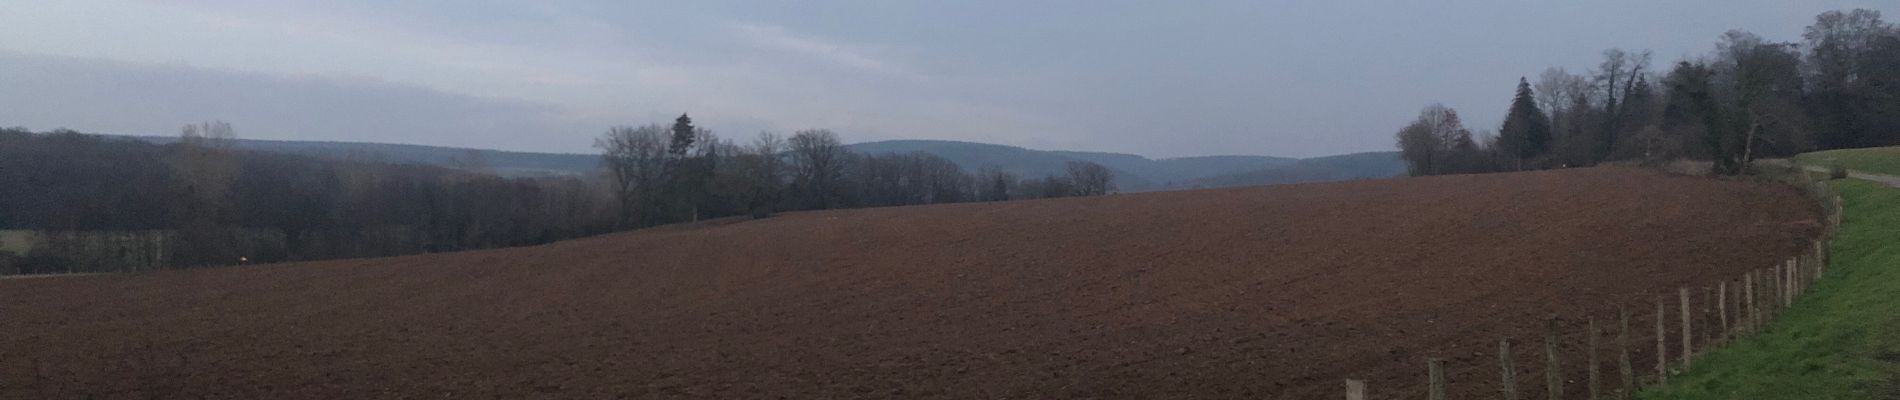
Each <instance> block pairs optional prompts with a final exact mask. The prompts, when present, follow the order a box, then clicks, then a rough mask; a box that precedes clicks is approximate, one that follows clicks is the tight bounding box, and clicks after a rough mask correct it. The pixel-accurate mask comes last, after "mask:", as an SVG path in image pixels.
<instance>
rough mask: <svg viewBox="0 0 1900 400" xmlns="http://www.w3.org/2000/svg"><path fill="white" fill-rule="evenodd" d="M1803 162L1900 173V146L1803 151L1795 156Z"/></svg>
mask: <svg viewBox="0 0 1900 400" xmlns="http://www.w3.org/2000/svg"><path fill="white" fill-rule="evenodd" d="M1795 160H1796V161H1799V162H1800V163H1802V164H1807V165H1817V166H1828V165H1840V166H1843V167H1847V169H1852V170H1859V171H1865V172H1871V173H1876V174H1884V175H1900V147H1869V148H1864V149H1842V150H1828V151H1817V152H1813V153H1802V154H1801V155H1798V156H1795Z"/></svg>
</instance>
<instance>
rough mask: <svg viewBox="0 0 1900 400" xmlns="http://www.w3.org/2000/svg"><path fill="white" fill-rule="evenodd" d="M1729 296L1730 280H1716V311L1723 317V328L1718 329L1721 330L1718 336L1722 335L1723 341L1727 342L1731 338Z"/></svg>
mask: <svg viewBox="0 0 1900 400" xmlns="http://www.w3.org/2000/svg"><path fill="white" fill-rule="evenodd" d="M1728 297H1729V296H1728V280H1726V279H1724V280H1722V281H1721V282H1716V283H1715V311H1716V314H1718V315H1720V316H1721V317H1722V328H1721V329H1717V330H1716V331H1717V332H1721V333H1720V334H1718V336H1721V338H1722V341H1724V342H1727V341H1728V338H1729V324H1728Z"/></svg>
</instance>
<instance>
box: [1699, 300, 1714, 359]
mask: <svg viewBox="0 0 1900 400" xmlns="http://www.w3.org/2000/svg"><path fill="white" fill-rule="evenodd" d="M1714 305H1716V288H1710V286H1702V311H1701V315H1699V317H1701V318H1699V320H1697V324H1702V347H1701V349H1702V353H1708V345H1710V343H1716V330H1712V328H1714V324H1716V307H1714Z"/></svg>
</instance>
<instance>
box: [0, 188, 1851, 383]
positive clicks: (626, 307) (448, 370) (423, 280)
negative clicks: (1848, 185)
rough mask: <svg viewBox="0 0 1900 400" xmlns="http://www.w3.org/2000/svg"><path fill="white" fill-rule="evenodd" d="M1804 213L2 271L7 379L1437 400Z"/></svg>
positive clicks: (960, 231)
mask: <svg viewBox="0 0 1900 400" xmlns="http://www.w3.org/2000/svg"><path fill="white" fill-rule="evenodd" d="M1816 218H1817V211H1816V210H1814V209H1813V206H1811V205H1810V204H1809V203H1808V202H1807V201H1806V200H1805V199H1804V198H1803V197H1801V195H1800V194H1798V193H1797V192H1796V191H1795V190H1793V189H1791V188H1786V187H1779V186H1773V185H1766V184H1755V183H1745V182H1734V181H1716V180H1709V179H1701V178H1685V177H1670V176H1664V175H1661V174H1658V173H1652V172H1647V171H1641V170H1635V169H1589V170H1569V171H1552V172H1536V173H1523V174H1497V175H1482V176H1454V177H1439V178H1426V179H1402V180H1386V181H1362V182H1348V183H1334V184H1311V185H1294V186H1279V187H1268V188H1241V189H1229V190H1212V191H1193V192H1168V193H1149V194H1138V195H1116V196H1109V197H1102V198H1086V199H1062V200H1050V201H1025V202H1011V203H1000V204H965V205H946V206H929V207H905V208H886V209H871V210H855V211H835V212H809V213H794V214H786V215H781V216H777V217H773V218H769V219H765V220H760V221H750V222H743V223H736V224H728V225H719V226H706V227H694V228H668V229H659V230H652V231H646V232H633V233H626V234H620V235H613V236H607V237H600V238H594V239H587V240H577V241H571V242H563V243H556V244H552V245H547V246H539V247H532V248H520V249H507V250H496V251H476V252H466V253H455V254H441V255H426V256H412V257H398V258H384V259H368V260H351V261H335V262H320V263H307V264H293V265H282V266H262V267H250V268H229V269H216V270H198V271H186V272H166V273H153V274H142V275H133V276H123V275H103V276H86V277H73V278H68V279H30V280H4V281H0V397H4V398H35V397H40V398H82V397H94V396H97V397H103V398H147V397H153V396H156V397H194V398H195V397H201V396H202V397H211V398H386V397H411V398H424V397H426V398H442V397H453V398H489V397H510V398H518V397H546V398H615V397H629V398H672V397H681V398H780V397H789V398H840V397H842V398H884V397H917V398H1046V397H1113V398H1157V397H1202V398H1231V397H1249V398H1287V399H1293V398H1300V399H1308V398H1337V397H1338V396H1339V395H1340V394H1339V393H1340V391H1341V387H1342V386H1341V383H1340V382H1341V381H1340V379H1342V378H1347V377H1362V378H1369V379H1370V380H1371V382H1370V383H1371V387H1372V389H1373V392H1374V395H1375V397H1376V398H1389V397H1390V396H1394V395H1396V394H1399V393H1401V392H1402V393H1403V394H1405V395H1406V396H1407V397H1408V398H1422V396H1423V393H1424V391H1423V384H1424V382H1425V373H1424V360H1425V358H1426V357H1446V358H1449V359H1450V365H1449V371H1450V373H1451V377H1452V379H1453V384H1452V389H1453V395H1454V396H1453V397H1454V398H1462V397H1466V396H1479V395H1482V396H1485V397H1487V398H1488V397H1491V396H1493V395H1494V393H1495V389H1496V380H1497V374H1498V372H1497V371H1498V370H1497V367H1496V366H1495V364H1493V363H1494V362H1495V360H1496V355H1495V354H1493V353H1492V352H1493V351H1495V349H1496V340H1497V339H1498V338H1500V337H1506V336H1509V337H1517V338H1526V339H1529V338H1535V337H1539V335H1538V334H1536V332H1538V330H1537V329H1538V328H1539V327H1541V325H1542V322H1541V320H1540V318H1542V317H1544V316H1546V315H1552V314H1555V315H1560V316H1563V317H1565V318H1566V319H1565V320H1564V322H1563V325H1564V327H1565V328H1566V330H1567V331H1569V332H1576V331H1579V330H1580V329H1578V328H1577V327H1578V326H1580V325H1581V324H1582V323H1581V318H1582V317H1583V316H1584V315H1586V313H1588V315H1594V316H1596V317H1597V318H1598V319H1599V320H1606V319H1610V318H1613V316H1614V315H1615V312H1616V306H1617V305H1619V304H1628V305H1632V306H1636V307H1635V309H1636V310H1643V311H1645V312H1644V313H1641V314H1638V318H1637V319H1636V321H1638V326H1653V325H1643V322H1642V321H1651V320H1649V319H1645V318H1653V317H1650V314H1648V311H1647V310H1649V308H1647V307H1653V305H1652V304H1653V303H1648V302H1649V301H1653V299H1654V298H1655V296H1656V295H1657V294H1659V293H1662V292H1664V291H1669V292H1670V293H1673V290H1674V289H1675V288H1676V287H1678V286H1688V285H1698V284H1703V283H1707V282H1712V281H1714V280H1715V279H1718V278H1727V277H1732V276H1739V275H1740V274H1741V273H1742V272H1743V271H1745V270H1749V269H1753V268H1758V267H1763V266H1767V265H1769V264H1770V263H1773V262H1775V261H1777V260H1780V259H1782V258H1785V257H1787V256H1791V255H1794V254H1796V253H1797V252H1798V251H1799V250H1800V249H1801V247H1802V246H1803V244H1804V243H1805V241H1806V240H1807V238H1808V237H1810V236H1811V235H1812V233H1813V232H1815V231H1816V226H1817V225H1816V223H1815V220H1816ZM1648 337H1649V336H1647V335H1645V336H1639V338H1638V339H1637V340H1635V343H1638V344H1643V343H1653V341H1645V340H1653V339H1646V338H1648ZM1565 339H1566V340H1567V343H1566V346H1574V345H1575V344H1576V343H1578V342H1580V341H1581V340H1582V336H1581V335H1578V334H1571V335H1569V336H1567V337H1566V338H1565ZM1535 343H1537V342H1536V341H1525V342H1524V343H1522V344H1520V345H1519V346H1518V348H1519V349H1521V350H1523V351H1525V353H1522V354H1520V355H1519V357H1518V358H1519V361H1518V365H1519V366H1520V367H1521V368H1520V369H1522V370H1523V371H1524V372H1523V377H1522V379H1523V382H1524V383H1523V384H1521V386H1520V389H1519V390H1520V392H1521V393H1527V394H1525V395H1523V396H1525V397H1526V398H1529V397H1537V396H1541V393H1542V384H1541V382H1542V379H1541V377H1540V376H1538V375H1533V373H1534V372H1533V371H1537V370H1539V369H1540V368H1534V367H1535V366H1539V365H1541V358H1533V357H1532V355H1531V354H1529V353H1528V351H1529V350H1531V349H1534V348H1539V347H1541V346H1537V345H1534V344H1535ZM1606 343H1610V341H1609V340H1608V338H1607V337H1606ZM1650 346H1653V345H1650ZM1672 346H1673V345H1672ZM1638 347H1639V348H1642V347H1644V346H1641V345H1639V346H1638ZM1652 348H1653V347H1652ZM1645 354H1646V353H1645ZM1643 357H1649V358H1647V360H1654V358H1653V356H1649V355H1642V356H1639V358H1638V360H1639V361H1638V363H1637V365H1638V367H1637V369H1638V370H1639V371H1646V370H1647V368H1650V366H1651V365H1653V364H1651V363H1653V361H1641V360H1645V358H1643ZM1534 360H1536V361H1534ZM1576 361H1577V360H1575V359H1571V360H1566V362H1571V363H1574V362H1576ZM1572 365H1575V364H1572ZM1610 365H1613V364H1610ZM1578 368H1581V367H1580V366H1579V367H1578ZM1572 375H1573V376H1575V377H1577V379H1579V380H1580V379H1581V376H1582V372H1581V371H1580V370H1577V371H1574V373H1573V374H1572ZM1606 376H1614V375H1606ZM1611 382H1614V381H1611ZM1528 393H1535V394H1537V396H1531V395H1528ZM1569 393H1570V394H1572V395H1574V396H1572V397H1576V398H1581V397H1582V395H1583V390H1582V388H1581V387H1580V386H1573V387H1572V388H1571V389H1570V390H1569ZM1461 394H1462V395H1466V396H1460V395H1461Z"/></svg>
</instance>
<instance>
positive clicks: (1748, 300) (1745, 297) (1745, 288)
mask: <svg viewBox="0 0 1900 400" xmlns="http://www.w3.org/2000/svg"><path fill="white" fill-rule="evenodd" d="M1742 309H1744V310H1748V320H1747V322H1748V328H1747V329H1746V331H1747V333H1748V334H1751V335H1752V334H1754V333H1755V330H1756V329H1757V328H1760V327H1761V310H1758V309H1756V308H1755V271H1748V273H1747V274H1743V275H1742Z"/></svg>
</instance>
